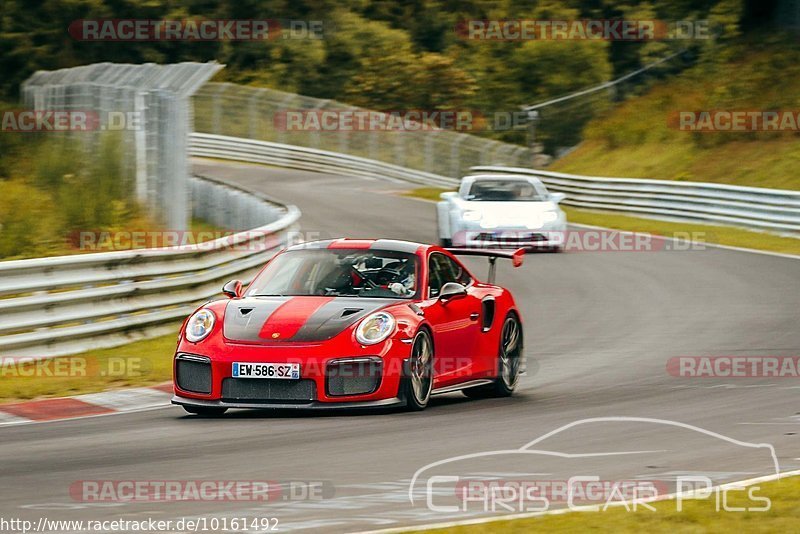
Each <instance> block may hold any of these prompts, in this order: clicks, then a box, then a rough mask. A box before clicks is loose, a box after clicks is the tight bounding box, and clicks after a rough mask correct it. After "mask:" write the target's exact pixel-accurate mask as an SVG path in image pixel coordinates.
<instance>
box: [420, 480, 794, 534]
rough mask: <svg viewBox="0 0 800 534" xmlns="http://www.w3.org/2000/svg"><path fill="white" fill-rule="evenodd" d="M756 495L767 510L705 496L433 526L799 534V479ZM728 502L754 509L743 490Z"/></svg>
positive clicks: (508, 531)
mask: <svg viewBox="0 0 800 534" xmlns="http://www.w3.org/2000/svg"><path fill="white" fill-rule="evenodd" d="M757 486H759V487H760V489H759V490H756V491H755V493H754V495H755V496H757V497H764V496H766V497H769V498H770V499H771V501H772V503H771V509H770V510H769V511H766V512H725V511H719V512H718V511H717V510H716V506H715V500H714V496H713V494H712V496H711V497H710V498H709V499H705V500H693V501H684V502H683V510H682V511H681V512H678V511H677V510H676V502H675V501H669V500H668V501H663V502H659V503H652V504H651V505H652V506H653V507H654V508H655V509H656V511H655V512H653V511H651V510H648V509H646V508H639V509H638V510H637V511H635V512H633V511H626V510H625V507H624V506H621V507H610V508H608V509H607V510H606V511H599V512H569V513H565V514H559V515H548V516H540V517H535V518H531V519H521V520H514V521H497V522H492V523H486V524H482V525H474V526H464V527H456V528H448V529H439V530H431V531H429V532H432V533H436V534H445V533H447V534H483V533H488V532H491V533H492V534H516V533H520V534H521V533H523V532H565V533H567V532H569V533H571V532H587V531H590V532H615V533H620V532H623V533H627V532H630V533H639V532H648V533H653V532H664V533H675V532H678V533H700V532H797V527H798V518H800V477H792V478H786V479H783V480H777V481H774V482H766V483H763V484H757ZM728 504H729V506H739V507H758V506H762V503H761V502H753V501H750V500H749V499H748V497H747V492H740V491H731V492H730V493H728Z"/></svg>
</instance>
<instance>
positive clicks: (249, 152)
mask: <svg viewBox="0 0 800 534" xmlns="http://www.w3.org/2000/svg"><path fill="white" fill-rule="evenodd" d="M189 154H190V155H192V156H196V157H205V158H217V159H228V160H234V161H247V162H251V163H263V164H266V165H274V166H276V167H284V168H289V169H299V170H304V171H314V172H326V173H331V174H342V175H346V176H363V177H368V178H383V179H387V178H388V179H394V180H400V181H403V182H411V183H415V184H419V185H429V186H437V187H454V186H456V185H458V183H459V180H458V179H455V178H449V177H447V176H440V175H438V174H431V173H428V172H423V171H418V170H414V169H409V168H406V167H401V166H399V165H393V164H391V163H385V162H382V161H377V160H373V159H367V158H361V157H358V156H351V155H349V154H341V153H338V152H329V151H327V150H319V149H316V148H307V147H302V146H295V145H285V144H282V143H273V142H269V141H256V140H253V139H244V138H241V137H228V136H224V135H214V134H204V133H193V134H192V135H191V136H190V137H189Z"/></svg>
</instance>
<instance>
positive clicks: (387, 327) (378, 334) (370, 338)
mask: <svg viewBox="0 0 800 534" xmlns="http://www.w3.org/2000/svg"><path fill="white" fill-rule="evenodd" d="M395 324H396V321H395V320H394V316H393V315H392V314H391V313H388V312H376V313H373V314H372V315H368V316H367V317H366V318H365V319H364V320H363V321H361V324H359V325H358V328H356V340H357V341H358V342H359V343H361V344H362V345H374V344H375V343H380V342H381V341H383V340H384V339H386V338H387V337H389V336H390V335H391V334H392V332H394V327H395Z"/></svg>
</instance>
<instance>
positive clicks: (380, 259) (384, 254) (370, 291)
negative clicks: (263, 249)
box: [247, 249, 419, 298]
mask: <svg viewBox="0 0 800 534" xmlns="http://www.w3.org/2000/svg"><path fill="white" fill-rule="evenodd" d="M418 271H419V269H418V261H417V257H416V255H414V254H409V253H405V252H395V251H388V250H351V249H310V250H294V251H289V252H285V253H283V254H280V255H279V256H277V257H275V259H273V260H272V261H271V262H270V263H269V265H268V266H267V268H266V269H264V271H263V272H262V273H261V274H260V275H259V276H258V277H257V278H256V279H255V280H254V281H253V283H252V284H251V285H250V289H249V290H248V291H247V295H248V296H303V295H330V296H343V297H381V298H387V297H390V298H411V297H413V296H414V295H415V294H416V292H417V279H418V278H419V277H418Z"/></svg>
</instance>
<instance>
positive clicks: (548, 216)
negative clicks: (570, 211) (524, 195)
mask: <svg viewBox="0 0 800 534" xmlns="http://www.w3.org/2000/svg"><path fill="white" fill-rule="evenodd" d="M557 220H558V212H556V211H546V212H544V213H542V222H546V223H549V222H555V221H557Z"/></svg>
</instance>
